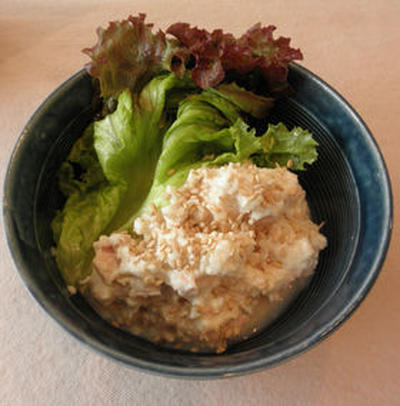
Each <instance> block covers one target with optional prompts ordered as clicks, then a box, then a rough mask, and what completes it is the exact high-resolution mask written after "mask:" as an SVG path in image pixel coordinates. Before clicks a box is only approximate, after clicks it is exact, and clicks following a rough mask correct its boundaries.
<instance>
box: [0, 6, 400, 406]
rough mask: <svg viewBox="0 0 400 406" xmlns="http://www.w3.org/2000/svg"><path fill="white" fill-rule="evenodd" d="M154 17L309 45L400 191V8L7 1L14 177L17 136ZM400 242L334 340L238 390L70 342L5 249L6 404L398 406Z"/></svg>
mask: <svg viewBox="0 0 400 406" xmlns="http://www.w3.org/2000/svg"><path fill="white" fill-rule="evenodd" d="M140 11H142V12H146V13H147V14H148V16H149V20H152V21H154V22H155V23H156V26H159V27H163V28H165V27H166V26H167V25H168V24H170V23H172V22H175V21H177V20H183V21H189V22H191V23H193V24H198V25H200V26H206V27H207V28H216V27H223V28H224V29H226V30H229V31H232V32H234V33H236V34H239V33H241V32H242V31H243V30H244V29H245V28H247V27H249V26H250V25H251V24H253V23H255V22H257V21H261V22H263V23H264V24H269V23H272V24H275V25H276V26H278V34H282V35H287V36H290V37H292V38H293V39H294V40H293V45H294V46H296V47H301V49H302V50H303V52H304V56H305V60H304V61H303V64H304V65H305V66H307V67H308V68H309V69H310V70H312V71H313V72H315V73H316V74H318V75H320V76H321V77H322V78H324V79H325V80H326V81H327V82H329V83H330V84H331V85H332V86H334V87H335V88H336V89H337V90H338V91H339V92H341V93H342V94H343V95H344V96H345V97H346V98H347V99H348V100H349V101H350V102H351V104H353V106H354V107H355V108H356V110H357V111H358V112H359V113H360V114H361V115H362V116H363V118H364V119H365V120H366V122H367V123H368V125H369V126H370V128H371V130H372V132H373V133H374V135H375V137H376V139H377V141H378V143H379V144H380V147H381V149H382V151H383V154H384V156H385V158H386V161H387V164H388V167H389V170H390V172H391V177H392V182H393V188H394V194H395V198H396V201H395V210H396V211H395V213H397V215H398V214H399V206H398V198H399V184H400V175H399V174H400V156H399V151H400V137H399V133H400V124H399V123H400V121H399V113H400V108H399V100H400V77H399V67H400V52H399V49H400V28H399V16H400V2H399V0H384V1H369V0H338V1H330V2H323V1H319V0H289V1H281V0H270V1H265V0H252V1H242V0H229V1H228V0H219V1H215V0H203V1H194V0H179V1H177V0H175V1H172V0H136V1H129V2H128V1H121V0H119V1H106V0H103V1H101V0H98V1H95V0H79V1H78V0H58V1H51V0H2V1H1V3H0V125H1V129H0V137H1V138H0V140H1V141H0V142H1V148H0V160H1V172H2V174H1V175H2V177H3V176H4V171H5V167H6V162H7V159H8V156H9V154H10V152H11V148H12V146H13V144H14V143H15V141H16V139H17V136H18V133H19V131H20V130H21V128H22V127H23V125H24V123H25V122H26V120H27V119H28V118H29V116H30V115H31V114H32V113H33V111H34V110H35V108H36V107H37V106H38V104H39V103H40V102H41V101H42V100H43V99H44V97H45V96H46V95H48V94H49V92H50V91H51V90H53V89H54V88H55V87H56V86H57V85H58V84H60V83H61V82H62V81H64V80H65V79H66V78H68V77H69V76H70V75H71V74H73V73H74V72H75V71H77V70H78V69H80V68H81V66H82V65H83V64H84V63H85V62H86V57H85V56H84V55H83V54H81V53H80V50H81V49H82V48H83V47H85V46H88V45H92V44H93V43H94V42H95V28H96V27H97V26H98V25H104V24H106V23H107V22H108V21H109V20H110V19H116V18H122V17H125V16H127V15H128V14H130V13H132V14H136V13H138V12H140ZM399 248H400V235H399V232H398V229H396V228H395V230H394V235H393V240H392V244H391V249H390V251H389V254H388V257H387V260H386V263H385V266H384V268H383V271H382V274H381V276H380V278H379V280H378V282H377V284H376V285H375V287H374V288H373V290H372V292H371V294H370V295H369V296H368V298H367V299H366V301H365V302H364V303H363V304H362V306H361V308H360V309H359V310H358V311H357V312H356V314H355V315H354V316H353V317H352V318H351V319H350V320H349V321H348V322H347V323H346V324H345V325H344V326H343V327H342V328H341V329H340V330H339V331H337V332H336V333H335V334H334V335H333V336H332V337H331V338H329V339H328V340H326V341H325V342H323V343H322V344H320V345H319V346H317V347H316V348H314V349H313V350H311V351H309V352H308V353H306V354H304V355H302V356H300V357H298V358H296V359H294V360H292V361H290V362H287V363H285V364H283V365H281V366H278V367H276V368H273V369H271V370H269V371H265V372H262V373H258V374H254V375H251V376H246V377H241V378H236V379H231V380H225V381H210V382H196V381H190V382H188V381H180V380H171V379H166V378H162V377H154V376H151V375H147V374H144V373H141V372H136V371H133V370H130V369H128V368H125V367H123V366H121V365H118V364H116V363H114V362H112V361H109V360H107V359H105V358H103V357H102V356H100V355H98V354H96V353H94V352H92V351H91V350H89V349H88V348H86V347H84V346H83V345H82V344H80V343H79V342H77V341H76V340H75V339H73V338H72V337H70V336H69V335H67V334H66V333H65V332H64V331H63V330H62V329H61V328H60V327H59V326H58V325H57V324H56V323H54V322H53V321H52V320H51V319H50V317H48V316H47V315H46V314H45V313H44V312H43V311H42V310H41V309H40V308H39V306H38V305H37V304H36V303H35V302H34V300H33V299H32V298H31V297H30V296H29V295H28V294H27V292H26V290H25V289H24V287H23V284H22V283H21V281H20V280H19V278H18V277H17V274H16V272H15V270H14V268H13V266H12V263H11V259H10V257H9V255H8V252H7V248H6V245H5V242H4V239H3V240H2V241H1V243H0V281H1V282H0V404H2V405H12V406H17V405H41V406H47V405H60V406H61V405H96V406H100V405H207V406H212V405H253V404H254V405H256V404H260V405H318V406H322V405H398V404H400V351H399V343H400V323H399V314H400V295H399V293H398V292H399V291H400V274H398V271H399V270H400V269H399V268H400V265H399V264H400V250H399Z"/></svg>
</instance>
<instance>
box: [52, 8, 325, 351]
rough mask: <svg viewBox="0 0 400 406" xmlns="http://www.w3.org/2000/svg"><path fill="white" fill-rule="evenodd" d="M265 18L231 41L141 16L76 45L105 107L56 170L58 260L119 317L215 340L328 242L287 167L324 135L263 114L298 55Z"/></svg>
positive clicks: (294, 283)
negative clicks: (157, 26) (88, 45)
mask: <svg viewBox="0 0 400 406" xmlns="http://www.w3.org/2000/svg"><path fill="white" fill-rule="evenodd" d="M273 30H274V27H271V26H269V27H261V26H259V25H256V26H254V27H253V28H251V29H250V30H248V31H247V32H246V33H245V34H244V35H243V36H242V37H240V38H239V39H236V38H235V37H233V36H232V35H230V34H224V33H223V32H222V31H221V30H215V31H214V32H212V33H208V32H207V31H205V30H199V29H197V28H191V27H190V26H189V25H187V24H182V23H177V24H174V25H172V26H171V27H170V28H169V29H168V30H167V33H169V34H171V35H173V36H174V37H175V38H169V37H168V38H167V37H166V35H165V34H164V33H163V32H161V31H159V32H158V33H157V34H153V33H152V30H151V25H149V24H145V22H144V15H140V16H139V17H130V18H128V19H127V20H124V21H122V22H118V23H111V24H110V26H109V28H108V29H107V30H99V32H98V33H99V41H98V44H97V45H96V46H95V47H93V48H92V49H88V50H86V51H85V52H86V53H88V54H89V55H90V56H91V58H92V62H91V64H90V65H89V67H88V70H89V72H90V73H91V74H92V75H93V77H94V78H95V79H96V83H97V84H98V86H99V95H98V96H97V97H96V99H95V102H96V103H97V105H98V108H97V111H96V117H94V120H93V122H92V123H91V124H90V125H89V126H88V127H87V129H86V130H85V132H84V134H83V135H82V137H81V138H80V139H79V140H78V141H77V142H76V143H75V144H74V146H73V148H72V150H71V152H70V154H69V156H68V158H67V160H66V161H65V162H64V163H63V165H62V166H61V168H60V171H59V187H60V190H61V191H62V193H63V194H64V195H65V198H66V200H65V204H64V206H63V208H62V209H61V210H60V211H59V212H58V213H57V215H56V216H55V218H54V220H53V222H52V228H53V233H54V240H55V242H56V248H55V258H56V262H57V265H58V267H59V269H60V271H61V273H62V275H63V277H64V279H65V281H66V283H67V284H68V285H69V287H70V290H71V292H74V291H75V290H76V289H79V290H80V291H81V293H82V294H83V295H84V296H85V297H86V298H87V299H88V300H89V302H90V303H91V304H92V305H93V307H94V308H95V309H96V310H97V311H98V312H99V313H100V314H101V315H102V316H103V317H104V318H106V319H107V320H109V321H110V322H111V323H112V324H113V325H115V326H117V327H120V328H123V329H126V330H128V331H131V332H133V333H134V334H137V335H141V336H143V337H146V338H148V339H150V340H152V341H155V342H157V343H161V344H166V345H172V346H174V347H177V348H185V349H189V350H192V351H197V350H201V351H202V350H213V351H217V352H221V351H223V350H225V349H226V346H227V345H228V344H229V343H231V342H235V341H237V340H239V339H241V338H245V337H247V336H249V335H250V334H251V333H252V332H254V331H256V330H257V329H258V328H260V327H263V326H265V325H266V324H267V323H268V322H270V321H272V320H273V319H274V318H276V316H277V315H278V314H279V313H280V312H281V311H282V310H283V309H284V308H285V307H286V306H287V305H288V303H290V301H291V300H292V299H293V298H294V297H295V296H296V293H297V292H298V291H299V289H300V287H301V286H303V285H305V284H306V282H307V280H308V279H309V277H310V275H311V274H312V272H313V270H314V268H315V266H316V263H317V259H318V254H319V251H320V250H321V249H323V248H324V247H325V245H326V239H325V237H323V236H322V234H321V233H320V232H319V226H318V225H315V224H313V223H312V222H311V220H310V216H309V211H308V206H307V203H306V200H305V196H304V191H303V190H302V188H301V187H300V186H299V184H298V181H297V177H296V174H295V173H292V172H291V171H290V170H304V169H306V167H307V165H309V164H312V163H313V162H314V161H315V159H316V158H317V151H316V146H317V143H316V142H315V141H314V140H313V138H312V135H311V134H310V133H309V132H308V131H307V130H304V129H302V128H300V127H295V128H293V129H288V128H287V127H286V126H284V125H283V124H282V123H278V124H273V123H268V119H267V117H268V112H269V110H270V109H271V107H272V106H273V104H274V101H275V100H276V99H277V98H279V97H282V96H283V95H285V94H287V92H288V91H289V90H290V87H289V84H288V83H287V65H288V63H289V62H290V61H291V60H293V59H300V58H301V53H300V51H299V50H295V49H292V48H290V46H289V40H288V39H286V38H282V37H281V38H278V39H276V40H275V39H273V36H272V31H273ZM259 89H263V93H262V94H261V93H260V92H259ZM287 168H290V170H289V169H287Z"/></svg>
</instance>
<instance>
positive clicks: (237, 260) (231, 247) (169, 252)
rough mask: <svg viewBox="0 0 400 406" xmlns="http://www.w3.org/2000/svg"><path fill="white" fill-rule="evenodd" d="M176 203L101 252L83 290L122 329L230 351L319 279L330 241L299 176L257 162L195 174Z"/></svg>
mask: <svg viewBox="0 0 400 406" xmlns="http://www.w3.org/2000/svg"><path fill="white" fill-rule="evenodd" d="M166 198H167V200H168V201H169V202H170V203H169V205H167V206H165V207H163V208H161V209H158V208H156V207H153V208H152V209H151V210H150V211H149V212H147V213H146V214H144V215H142V216H141V217H139V218H137V219H136V221H135V223H134V227H133V235H134V237H132V236H131V235H130V234H128V233H115V234H112V235H110V236H102V237H100V239H99V240H98V241H97V242H96V243H95V244H94V250H95V257H94V260H93V271H92V273H91V275H90V277H89V278H87V279H86V280H85V281H84V282H83V283H82V285H81V288H80V289H81V291H82V292H83V294H84V295H85V296H86V297H87V298H88V300H89V301H90V303H91V304H92V305H93V306H94V307H95V309H96V310H97V311H98V312H99V314H100V315H102V316H103V317H104V318H105V319H107V320H109V321H110V322H111V323H112V324H113V325H115V326H116V327H119V328H122V329H124V330H127V331H129V332H131V333H133V334H135V335H139V336H142V337H144V338H147V339H149V340H151V341H153V342H156V343H159V344H163V345H168V346H172V347H176V348H184V349H189V350H192V351H204V350H209V351H210V350H211V351H216V352H222V351H224V350H225V349H226V347H227V345H228V344H229V343H232V342H235V341H237V340H240V339H244V338H246V337H248V336H250V335H251V334H253V333H254V332H255V331H258V330H259V329H260V328H262V327H264V326H266V325H267V324H268V323H270V322H272V321H273V320H274V319H275V318H276V317H277V316H278V315H279V314H280V313H281V312H282V311H283V310H284V309H285V308H286V307H287V305H288V304H289V303H290V302H291V301H292V300H293V299H294V298H295V297H296V295H297V293H298V292H299V290H300V289H301V288H302V287H304V285H305V284H306V282H307V281H308V280H309V278H310V276H311V275H312V273H313V271H314V269H315V267H316V265H317V262H318V255H319V252H320V251H321V250H322V249H323V248H324V247H325V246H326V238H325V237H324V236H323V235H322V234H321V233H320V231H319V226H318V225H316V224H314V223H313V222H312V221H311V220H310V215H309V209H308V206H307V202H306V199H305V192H304V190H303V189H302V187H301V186H300V185H299V183H298V179H297V176H296V175H295V174H294V173H292V172H290V171H289V170H287V169H284V168H276V169H267V168H258V167H256V166H255V165H253V164H251V163H245V164H229V165H226V166H222V167H220V168H201V169H197V170H192V171H191V172H190V174H189V176H188V179H187V181H186V182H185V184H184V185H183V186H181V187H180V188H177V189H168V190H167V195H166Z"/></svg>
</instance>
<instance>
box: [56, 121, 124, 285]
mask: <svg viewBox="0 0 400 406" xmlns="http://www.w3.org/2000/svg"><path fill="white" fill-rule="evenodd" d="M77 171H78V172H79V173H78V174H77V173H76V172H77ZM59 187H60V190H61V192H62V193H63V194H64V195H65V196H66V197H67V201H66V203H65V206H64V207H63V209H62V210H61V211H60V212H58V213H57V215H56V216H55V218H54V219H53V221H52V224H51V226H52V230H53V235H54V239H55V242H56V244H57V250H56V262H57V265H58V267H59V269H60V271H61V273H62V275H63V277H64V279H65V281H66V282H67V283H68V284H71V285H73V284H75V283H76V282H77V281H79V280H80V279H82V278H84V277H85V276H86V275H87V274H88V269H89V265H90V262H91V260H92V257H93V248H92V245H93V241H95V240H96V239H97V238H98V237H99V235H100V234H101V232H102V231H103V230H104V229H105V228H106V226H107V224H108V223H109V221H110V219H111V218H112V217H113V216H114V214H115V212H116V210H117V208H118V205H119V203H120V199H121V190H119V188H118V187H116V186H112V185H110V184H109V183H108V181H107V180H106V178H105V177H104V175H103V171H102V168H101V166H100V163H99V162H98V160H97V157H96V153H95V150H94V145H93V124H91V125H89V126H88V127H87V129H86V130H85V132H84V134H83V136H82V137H81V138H80V139H79V140H78V141H77V142H76V143H75V144H74V146H73V148H72V150H71V152H70V154H69V155H68V157H67V160H66V161H65V162H64V163H63V164H62V166H61V168H60V171H59Z"/></svg>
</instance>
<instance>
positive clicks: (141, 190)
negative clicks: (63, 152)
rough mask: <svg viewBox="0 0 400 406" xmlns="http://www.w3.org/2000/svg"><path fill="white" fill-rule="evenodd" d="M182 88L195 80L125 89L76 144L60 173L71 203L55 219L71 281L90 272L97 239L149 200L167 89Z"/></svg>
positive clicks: (169, 79) (60, 258)
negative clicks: (134, 90) (113, 107)
mask: <svg viewBox="0 0 400 406" xmlns="http://www.w3.org/2000/svg"><path fill="white" fill-rule="evenodd" d="M183 88H186V93H188V92H190V91H191V89H192V88H193V85H192V82H191V80H189V79H179V78H177V77H176V76H175V75H173V74H169V75H161V76H158V77H156V78H154V79H153V80H152V81H151V82H150V83H149V84H148V85H147V86H146V87H145V88H144V89H143V90H142V92H141V93H140V95H137V94H134V95H132V94H131V92H130V91H129V90H126V91H124V92H122V93H121V94H120V96H119V98H118V106H117V109H116V110H115V111H114V112H113V113H112V114H109V115H107V116H106V117H105V118H104V119H102V120H100V121H97V122H95V123H94V124H93V125H91V126H90V127H89V128H88V129H87V130H86V132H85V133H84V135H83V137H82V138H81V139H80V140H78V141H77V143H76V144H75V145H74V147H73V148H72V150H71V153H70V155H69V156H68V158H67V161H66V162H65V163H64V164H63V165H62V167H61V169H60V176H59V186H60V190H61V191H62V192H63V193H64V194H65V195H66V196H67V201H66V204H65V206H64V208H63V210H62V211H61V212H60V213H58V214H57V215H56V217H55V218H54V220H53V223H52V228H53V234H54V239H55V241H56V243H57V249H56V261H57V264H58V266H59V268H60V270H61V272H62V274H63V276H64V278H65V280H66V281H67V283H69V284H76V283H77V282H78V281H79V280H81V279H82V278H84V277H85V276H86V275H87V274H88V273H89V271H90V270H89V265H90V262H91V260H92V257H93V248H92V245H93V242H94V241H96V240H97V239H98V237H99V236H100V235H101V234H105V233H106V234H108V233H109V232H111V231H114V230H116V229H118V228H120V227H121V226H122V225H123V224H125V223H126V221H127V220H128V219H129V218H130V217H131V216H132V213H133V212H135V211H136V210H138V208H139V207H140V205H141V203H142V202H143V200H144V199H145V198H146V196H147V193H148V191H149V189H150V187H151V185H152V181H153V176H154V170H155V166H156V164H157V160H158V156H159V154H160V152H161V147H162V136H163V133H164V132H165V131H166V129H167V128H168V127H169V125H170V123H169V122H168V119H167V117H166V113H165V100H166V93H167V92H168V91H169V90H170V89H183ZM172 107H173V106H171V105H170V108H172ZM76 168H78V169H79V172H80V174H79V176H76V173H75V172H76Z"/></svg>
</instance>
